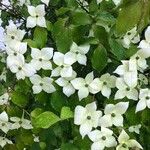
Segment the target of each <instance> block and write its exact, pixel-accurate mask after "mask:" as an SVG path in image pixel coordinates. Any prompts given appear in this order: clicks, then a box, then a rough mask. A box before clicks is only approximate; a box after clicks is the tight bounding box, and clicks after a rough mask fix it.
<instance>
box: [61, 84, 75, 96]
mask: <svg viewBox="0 0 150 150" xmlns="http://www.w3.org/2000/svg"><path fill="white" fill-rule="evenodd" d="M63 93H64V94H65V95H66V96H68V97H70V96H71V95H72V94H74V93H75V89H74V87H73V86H72V85H71V84H68V85H67V86H65V87H63Z"/></svg>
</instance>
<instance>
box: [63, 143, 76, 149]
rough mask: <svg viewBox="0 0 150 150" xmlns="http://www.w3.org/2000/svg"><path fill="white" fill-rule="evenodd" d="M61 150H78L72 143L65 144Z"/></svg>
mask: <svg viewBox="0 0 150 150" xmlns="http://www.w3.org/2000/svg"><path fill="white" fill-rule="evenodd" d="M61 150H79V149H78V148H77V147H76V146H75V145H74V144H72V143H66V144H63V145H62V146H61Z"/></svg>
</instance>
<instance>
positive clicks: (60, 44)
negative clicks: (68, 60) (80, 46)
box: [52, 19, 72, 53]
mask: <svg viewBox="0 0 150 150" xmlns="http://www.w3.org/2000/svg"><path fill="white" fill-rule="evenodd" d="M66 21H67V20H66V19H59V20H58V21H57V22H56V23H55V24H54V26H53V30H52V33H53V36H54V38H55V41H56V46H57V50H58V51H59V52H62V53H66V52H68V51H69V49H70V46H71V44H72V34H71V29H70V28H69V27H66V25H65V24H66Z"/></svg>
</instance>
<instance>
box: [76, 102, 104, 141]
mask: <svg viewBox="0 0 150 150" xmlns="http://www.w3.org/2000/svg"><path fill="white" fill-rule="evenodd" d="M96 109H97V106H96V103H95V102H93V103H90V104H87V105H86V106H85V107H83V106H76V108H75V114H74V124H76V125H80V134H81V135H82V138H84V136H85V135H87V134H89V133H90V131H91V130H92V128H96V127H97V126H98V121H99V118H100V117H101V116H102V112H101V111H96Z"/></svg>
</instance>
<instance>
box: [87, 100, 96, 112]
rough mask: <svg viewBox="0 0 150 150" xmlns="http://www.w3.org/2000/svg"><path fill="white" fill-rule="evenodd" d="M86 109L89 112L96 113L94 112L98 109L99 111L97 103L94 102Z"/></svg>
mask: <svg viewBox="0 0 150 150" xmlns="http://www.w3.org/2000/svg"><path fill="white" fill-rule="evenodd" d="M85 108H86V109H87V111H89V112H94V111H96V109H97V105H96V102H92V103H90V104H87V105H86V107H85Z"/></svg>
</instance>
